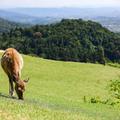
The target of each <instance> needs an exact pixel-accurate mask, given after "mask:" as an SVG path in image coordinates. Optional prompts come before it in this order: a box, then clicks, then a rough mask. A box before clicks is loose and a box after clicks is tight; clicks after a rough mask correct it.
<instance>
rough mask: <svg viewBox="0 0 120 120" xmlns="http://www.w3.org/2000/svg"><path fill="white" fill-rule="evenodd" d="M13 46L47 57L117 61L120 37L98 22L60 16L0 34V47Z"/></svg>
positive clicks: (99, 61)
mask: <svg viewBox="0 0 120 120" xmlns="http://www.w3.org/2000/svg"><path fill="white" fill-rule="evenodd" d="M8 47H14V48H16V49H17V50H19V51H20V52H22V53H24V54H32V55H37V56H40V57H43V58H47V59H55V60H64V61H80V62H92V63H96V62H98V63H101V64H105V61H108V60H110V61H112V62H120V37H119V35H118V34H115V33H113V32H110V31H109V30H108V29H106V28H104V27H102V26H101V25H100V24H98V23H96V22H92V21H83V20H81V19H77V20H73V19H63V20H62V21H61V22H60V23H56V24H51V25H36V26H33V27H31V28H26V29H22V28H16V29H11V30H10V32H8V33H3V34H2V35H1V36H0V49H6V48H8Z"/></svg>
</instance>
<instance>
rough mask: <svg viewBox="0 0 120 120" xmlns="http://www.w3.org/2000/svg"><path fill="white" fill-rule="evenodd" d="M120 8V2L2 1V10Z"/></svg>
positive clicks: (109, 0) (79, 0)
mask: <svg viewBox="0 0 120 120" xmlns="http://www.w3.org/2000/svg"><path fill="white" fill-rule="evenodd" d="M118 6H119V7H120V0H0V8H17V7H43V8H44V7H45V8H46V7H54V8H55V7H80V8H81V7H82V8H84V7H89V8H91V7H118Z"/></svg>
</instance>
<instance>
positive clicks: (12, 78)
mask: <svg viewBox="0 0 120 120" xmlns="http://www.w3.org/2000/svg"><path fill="white" fill-rule="evenodd" d="M1 66H2V68H3V70H4V71H5V73H6V74H7V76H8V78H9V94H10V96H13V93H14V85H13V83H15V91H16V93H17V96H18V98H19V99H23V92H24V91H25V84H26V83H27V82H28V80H21V79H20V77H21V70H22V68H23V58H22V56H21V55H20V54H19V53H18V52H17V50H15V49H14V48H8V49H7V50H5V52H4V54H3V55H2V58H1Z"/></svg>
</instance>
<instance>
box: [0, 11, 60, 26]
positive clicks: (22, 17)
mask: <svg viewBox="0 0 120 120" xmlns="http://www.w3.org/2000/svg"><path fill="white" fill-rule="evenodd" d="M0 17H1V18H3V19H6V20H9V21H13V22H17V23H18V22H19V23H24V24H32V25H34V24H50V23H53V22H56V21H60V20H59V19H58V18H53V17H35V16H30V15H27V14H25V13H17V12H15V11H13V12H10V11H7V10H0Z"/></svg>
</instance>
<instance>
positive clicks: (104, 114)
mask: <svg viewBox="0 0 120 120" xmlns="http://www.w3.org/2000/svg"><path fill="white" fill-rule="evenodd" d="M119 75H120V69H119V68H115V67H111V66H103V65H99V64H89V63H87V64H85V63H74V62H60V61H52V60H45V59H41V58H35V57H30V56H24V68H23V71H22V78H23V79H25V78H27V77H29V78H30V81H29V83H28V85H27V88H26V92H25V94H24V98H25V100H24V101H19V100H16V99H11V98H9V97H8V98H7V97H5V96H7V95H8V79H7V76H6V75H5V73H4V72H3V70H2V69H1V67H0V85H1V86H0V93H1V95H0V120H13V119H17V120H120V115H119V113H120V109H119V106H110V105H104V104H91V103H89V102H87V103H85V102H84V101H83V97H84V96H86V98H87V100H89V99H90V98H91V97H94V96H99V97H100V98H101V99H102V100H105V99H108V98H109V97H110V96H109V93H108V90H107V87H106V86H107V84H108V83H109V81H110V80H114V79H115V80H116V79H118V78H119Z"/></svg>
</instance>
